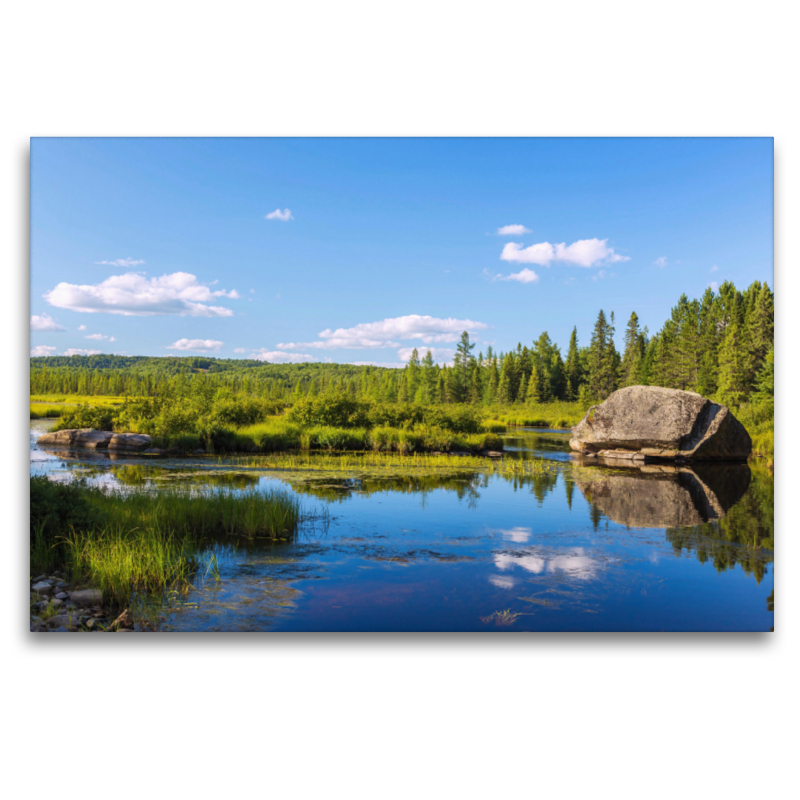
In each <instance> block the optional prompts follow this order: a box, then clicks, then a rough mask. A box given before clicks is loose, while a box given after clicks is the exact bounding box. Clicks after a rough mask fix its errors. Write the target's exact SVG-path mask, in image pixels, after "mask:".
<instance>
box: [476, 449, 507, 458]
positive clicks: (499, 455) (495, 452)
mask: <svg viewBox="0 0 800 800" xmlns="http://www.w3.org/2000/svg"><path fill="white" fill-rule="evenodd" d="M481 455H482V456H486V458H502V457H503V454H502V453H501V452H500V451H499V450H483V451H481Z"/></svg>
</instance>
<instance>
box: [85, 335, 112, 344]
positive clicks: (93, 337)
mask: <svg viewBox="0 0 800 800" xmlns="http://www.w3.org/2000/svg"><path fill="white" fill-rule="evenodd" d="M83 338H84V339H95V340H96V341H98V342H102V341H104V340H105V341H108V342H116V341H117V340H116V339H115V338H114V337H113V336H104V335H103V334H102V333H90V334H89V335H88V336H84V337H83Z"/></svg>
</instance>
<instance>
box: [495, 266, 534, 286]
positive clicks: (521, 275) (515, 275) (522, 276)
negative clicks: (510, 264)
mask: <svg viewBox="0 0 800 800" xmlns="http://www.w3.org/2000/svg"><path fill="white" fill-rule="evenodd" d="M493 280H496V281H519V282H520V283H536V282H537V281H538V280H539V276H538V275H537V274H536V273H535V272H534V271H533V270H532V269H528V268H527V267H525V269H523V270H520V271H519V272H512V273H511V274H510V275H495V277H494V278H493Z"/></svg>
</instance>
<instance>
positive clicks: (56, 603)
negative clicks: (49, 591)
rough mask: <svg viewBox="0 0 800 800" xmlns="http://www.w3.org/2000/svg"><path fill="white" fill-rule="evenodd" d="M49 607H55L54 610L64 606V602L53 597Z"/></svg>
mask: <svg viewBox="0 0 800 800" xmlns="http://www.w3.org/2000/svg"><path fill="white" fill-rule="evenodd" d="M50 605H51V606H55V607H56V608H58V607H59V606H63V605H64V601H63V600H59V599H58V598H57V597H54V598H53V599H52V600H51V601H50Z"/></svg>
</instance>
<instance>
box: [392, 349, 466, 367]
mask: <svg viewBox="0 0 800 800" xmlns="http://www.w3.org/2000/svg"><path fill="white" fill-rule="evenodd" d="M428 350H430V351H431V356H433V360H434V361H435V362H436V363H437V364H441V363H442V362H443V361H448V362H449V361H452V360H453V356H454V355H455V350H450V349H449V348H446V347H418V348H417V353H418V355H419V360H420V361H422V359H423V358H425V353H427V352H428ZM413 352H414V348H413V347H401V348H400V349H399V350H398V351H397V357H398V358H399V359H400V360H401V361H403V362H404V363H407V362H408V359H409V358H411V354H412V353H413Z"/></svg>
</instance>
